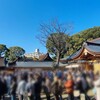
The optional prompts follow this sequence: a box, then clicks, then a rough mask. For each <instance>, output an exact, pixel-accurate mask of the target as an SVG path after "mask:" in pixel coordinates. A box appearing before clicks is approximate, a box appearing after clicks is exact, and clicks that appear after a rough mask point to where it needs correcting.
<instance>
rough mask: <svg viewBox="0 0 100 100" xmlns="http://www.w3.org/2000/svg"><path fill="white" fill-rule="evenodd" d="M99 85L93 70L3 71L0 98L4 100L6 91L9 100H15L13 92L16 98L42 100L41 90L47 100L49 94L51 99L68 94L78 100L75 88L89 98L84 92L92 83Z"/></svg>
mask: <svg viewBox="0 0 100 100" xmlns="http://www.w3.org/2000/svg"><path fill="white" fill-rule="evenodd" d="M96 80H99V82H96ZM99 84H100V76H99V73H97V74H96V75H94V73H93V71H92V70H90V71H86V70H83V69H69V70H66V71H61V70H55V71H43V70H42V71H23V72H22V71H15V72H14V73H12V74H11V73H10V74H8V73H5V72H3V73H0V100H1V98H2V99H3V100H6V99H5V94H8V95H10V96H11V100H17V99H16V95H17V96H18V100H27V99H28V100H41V93H44V94H45V95H46V98H47V100H51V96H50V94H51V93H52V94H53V95H54V96H55V99H54V100H63V99H62V94H63V93H66V94H68V98H67V99H68V100H80V96H79V97H78V98H75V97H74V94H73V92H74V90H78V91H79V92H80V93H83V94H85V98H86V100H88V99H87V98H88V96H87V91H88V90H89V89H93V88H94V86H98V87H99V86H100V85H99ZM94 91H95V89H94ZM95 93H96V91H95ZM97 100H99V99H97Z"/></svg>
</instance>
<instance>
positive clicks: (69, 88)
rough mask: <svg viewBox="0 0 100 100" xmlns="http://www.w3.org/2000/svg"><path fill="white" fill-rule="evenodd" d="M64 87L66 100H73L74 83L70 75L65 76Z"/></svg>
mask: <svg viewBox="0 0 100 100" xmlns="http://www.w3.org/2000/svg"><path fill="white" fill-rule="evenodd" d="M64 86H65V89H66V93H67V94H68V100H74V95H73V91H74V81H73V77H72V75H71V73H68V74H67V81H66V82H65V85H64Z"/></svg>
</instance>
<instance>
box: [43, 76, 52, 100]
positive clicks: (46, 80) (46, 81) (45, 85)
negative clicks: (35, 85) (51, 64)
mask: <svg viewBox="0 0 100 100" xmlns="http://www.w3.org/2000/svg"><path fill="white" fill-rule="evenodd" d="M43 90H44V93H45V94H46V98H47V100H50V93H51V81H50V79H49V77H48V76H46V77H45V78H44V80H43Z"/></svg>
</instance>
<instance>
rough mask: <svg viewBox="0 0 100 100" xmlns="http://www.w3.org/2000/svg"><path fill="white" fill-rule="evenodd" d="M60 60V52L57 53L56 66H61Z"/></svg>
mask: <svg viewBox="0 0 100 100" xmlns="http://www.w3.org/2000/svg"><path fill="white" fill-rule="evenodd" d="M59 61H60V53H59V52H58V53H57V61H56V67H59Z"/></svg>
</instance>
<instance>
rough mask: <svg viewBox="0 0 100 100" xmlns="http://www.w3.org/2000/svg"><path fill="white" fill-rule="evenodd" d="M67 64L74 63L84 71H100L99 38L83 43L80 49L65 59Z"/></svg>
mask: <svg viewBox="0 0 100 100" xmlns="http://www.w3.org/2000/svg"><path fill="white" fill-rule="evenodd" d="M67 61H68V62H74V63H75V62H76V63H79V64H81V65H82V66H84V67H85V69H86V70H89V69H94V71H95V72H97V71H100V38H97V39H94V40H92V41H87V42H85V43H83V45H82V47H81V49H79V50H78V51H77V52H76V53H74V54H72V55H71V56H69V57H68V58H67Z"/></svg>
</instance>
